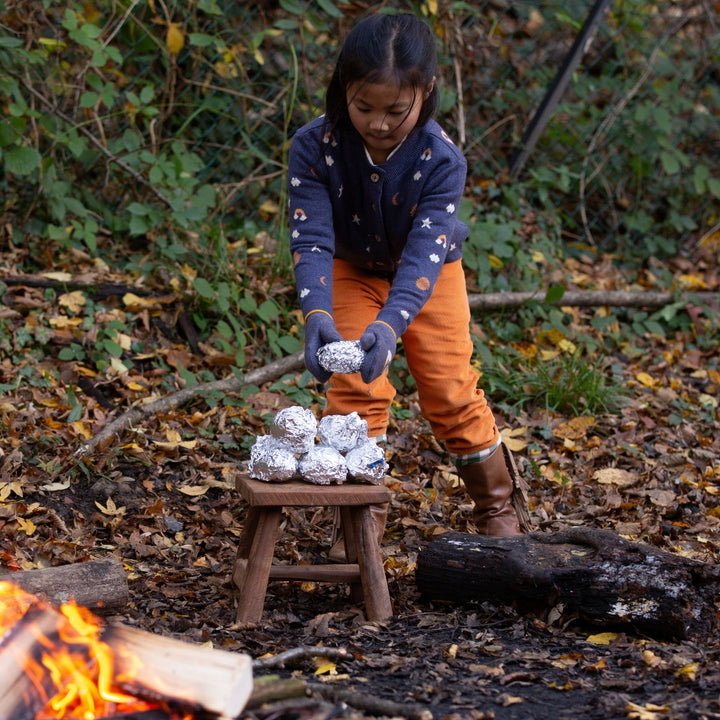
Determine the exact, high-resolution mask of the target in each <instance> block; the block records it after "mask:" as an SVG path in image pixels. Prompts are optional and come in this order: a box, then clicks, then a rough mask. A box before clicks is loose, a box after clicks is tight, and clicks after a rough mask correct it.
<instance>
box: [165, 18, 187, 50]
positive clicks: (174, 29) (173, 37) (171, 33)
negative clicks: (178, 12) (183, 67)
mask: <svg viewBox="0 0 720 720" xmlns="http://www.w3.org/2000/svg"><path fill="white" fill-rule="evenodd" d="M165 42H166V43H167V49H168V50H169V51H170V52H171V53H172V54H173V55H177V54H178V53H179V52H180V51H181V50H182V48H183V45H184V44H185V36H184V35H183V31H182V30H181V29H180V23H170V24H169V25H168V29H167V35H166V36H165Z"/></svg>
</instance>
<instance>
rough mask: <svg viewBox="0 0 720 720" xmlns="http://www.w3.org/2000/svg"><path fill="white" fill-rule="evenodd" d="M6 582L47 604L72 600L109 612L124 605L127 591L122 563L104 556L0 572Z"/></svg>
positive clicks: (89, 607) (92, 608) (0, 580)
mask: <svg viewBox="0 0 720 720" xmlns="http://www.w3.org/2000/svg"><path fill="white" fill-rule="evenodd" d="M3 581H5V582H9V583H12V584H13V585H17V586H18V587H19V588H21V589H23V590H25V592H28V593H30V594H31V595H36V596H38V597H41V598H43V599H44V600H46V601H47V602H49V603H50V604H51V605H62V604H63V603H66V602H70V601H74V602H75V603H77V604H78V605H81V606H82V607H86V608H88V609H89V610H92V611H93V612H97V613H101V614H112V613H113V612H116V611H117V610H120V609H121V608H124V607H125V606H126V605H127V602H128V598H129V596H130V591H129V589H128V581H127V576H126V574H125V570H124V568H123V565H122V563H121V562H120V560H118V559H117V558H115V557H112V556H108V557H105V558H100V559H98V560H88V561H86V562H79V563H71V564H69V565H59V566H57V567H47V568H39V569H37V570H19V571H16V572H12V573H4V574H2V575H0V582H3Z"/></svg>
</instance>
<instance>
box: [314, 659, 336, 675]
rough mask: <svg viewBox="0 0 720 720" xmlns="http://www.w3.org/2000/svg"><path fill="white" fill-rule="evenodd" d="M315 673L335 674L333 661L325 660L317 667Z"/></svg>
mask: <svg viewBox="0 0 720 720" xmlns="http://www.w3.org/2000/svg"><path fill="white" fill-rule="evenodd" d="M315 674H316V675H337V668H336V666H335V663H334V662H326V663H323V664H322V665H320V666H319V667H318V669H317V670H316V671H315Z"/></svg>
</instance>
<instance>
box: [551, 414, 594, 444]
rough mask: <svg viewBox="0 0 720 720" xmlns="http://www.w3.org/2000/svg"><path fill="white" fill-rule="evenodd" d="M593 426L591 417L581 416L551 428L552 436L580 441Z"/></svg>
mask: <svg viewBox="0 0 720 720" xmlns="http://www.w3.org/2000/svg"><path fill="white" fill-rule="evenodd" d="M594 424H595V418H594V417H593V416H592V415H581V416H579V417H574V418H572V419H571V420H568V421H567V422H563V423H560V424H559V425H558V426H557V427H555V428H553V435H554V436H555V437H557V438H563V439H567V440H582V439H583V438H584V437H586V436H587V431H588V430H589V429H590V428H591V427H592V426H593V425H594Z"/></svg>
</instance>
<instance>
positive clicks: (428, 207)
mask: <svg viewBox="0 0 720 720" xmlns="http://www.w3.org/2000/svg"><path fill="white" fill-rule="evenodd" d="M466 171H467V164H466V162H465V158H464V157H463V155H462V153H461V152H460V151H459V150H458V149H457V147H456V146H455V145H454V143H453V142H452V140H451V139H450V138H449V136H448V135H447V134H446V133H445V132H444V131H443V130H442V129H441V128H440V126H439V125H438V124H437V122H435V121H434V120H429V121H428V122H427V123H426V124H425V125H424V126H422V127H419V128H415V129H414V130H413V131H412V132H411V133H410V134H409V135H408V136H407V137H406V138H405V139H404V140H403V142H402V143H401V144H400V145H399V146H398V147H397V148H396V149H395V150H394V151H393V152H392V153H391V154H390V156H389V157H388V159H387V160H386V161H385V163H383V164H382V165H375V164H373V163H372V161H371V160H370V157H369V155H368V153H367V151H366V150H365V147H364V145H363V143H362V139H361V138H360V135H359V134H358V133H357V131H356V130H355V128H354V127H352V125H351V124H349V123H348V124H347V125H342V126H338V127H335V128H332V129H330V128H328V127H327V123H326V120H325V118H324V117H321V118H317V119H316V120H313V121H312V122H310V123H308V124H307V125H305V126H304V127H302V128H301V129H300V130H299V131H298V132H297V133H296V134H295V136H294V138H293V141H292V144H291V147H290V154H289V159H288V196H289V216H290V248H291V251H292V256H293V262H294V266H295V278H296V282H297V288H298V298H299V301H300V306H301V308H302V311H303V315H307V313H309V312H310V311H312V310H324V311H326V312H328V313H330V314H332V262H333V258H335V257H337V258H341V259H343V260H347V261H348V262H352V263H353V264H355V265H357V266H358V267H362V268H365V269H366V270H367V271H369V272H371V273H375V274H378V275H380V276H383V277H387V278H388V280H389V281H390V282H391V284H392V286H391V288H390V293H389V297H388V300H387V302H386V304H385V306H384V307H383V308H382V310H381V311H380V313H379V314H378V320H382V321H383V322H386V323H387V324H388V325H390V326H391V327H392V328H393V330H394V331H395V333H396V334H397V336H398V337H400V336H401V335H402V334H403V333H404V332H405V329H406V328H407V326H408V325H409V324H410V323H411V322H412V320H413V318H414V317H415V315H417V313H418V312H419V311H420V308H422V306H423V305H424V303H425V301H426V300H427V299H428V297H429V296H430V294H431V293H432V290H433V287H434V286H435V282H436V280H437V277H438V275H439V273H440V269H441V268H442V265H443V264H444V263H447V262H454V261H455V260H459V259H460V257H461V255H462V246H463V242H464V240H465V238H466V237H467V234H468V229H467V227H466V226H465V224H464V223H462V222H461V221H460V220H459V219H458V217H457V208H458V207H459V205H460V200H461V198H462V193H463V189H464V185H465V174H466Z"/></svg>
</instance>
